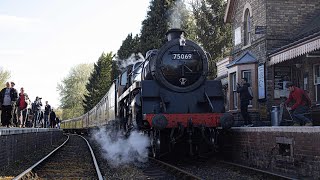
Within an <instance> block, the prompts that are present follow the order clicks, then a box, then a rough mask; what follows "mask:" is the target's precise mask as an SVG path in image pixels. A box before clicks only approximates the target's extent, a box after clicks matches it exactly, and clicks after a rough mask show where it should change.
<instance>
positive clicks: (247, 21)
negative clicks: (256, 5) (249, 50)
mask: <svg viewBox="0 0 320 180" xmlns="http://www.w3.org/2000/svg"><path fill="white" fill-rule="evenodd" d="M243 28H244V29H243V30H244V45H245V46H246V45H249V44H250V43H251V18H250V11H249V9H246V10H245V13H244V24H243Z"/></svg>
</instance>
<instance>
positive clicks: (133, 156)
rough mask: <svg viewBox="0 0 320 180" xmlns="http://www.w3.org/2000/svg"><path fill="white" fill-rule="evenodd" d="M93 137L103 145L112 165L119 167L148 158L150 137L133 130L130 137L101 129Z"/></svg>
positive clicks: (104, 152)
mask: <svg viewBox="0 0 320 180" xmlns="http://www.w3.org/2000/svg"><path fill="white" fill-rule="evenodd" d="M93 138H94V139H95V140H96V141H97V142H98V143H99V144H100V145H101V147H102V150H103V156H104V158H105V159H107V160H108V163H109V164H110V165H111V166H114V167H118V166H120V165H126V164H130V163H139V162H146V161H147V160H148V146H149V144H150V141H149V138H148V137H147V136H146V135H143V134H140V133H138V132H135V131H133V132H132V133H131V135H130V136H129V137H128V138H124V136H123V135H122V133H120V132H112V131H106V130H105V129H100V130H99V131H98V132H96V133H94V135H93Z"/></svg>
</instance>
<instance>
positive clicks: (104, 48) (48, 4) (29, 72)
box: [0, 0, 150, 108]
mask: <svg viewBox="0 0 320 180" xmlns="http://www.w3.org/2000/svg"><path fill="white" fill-rule="evenodd" d="M149 4H150V0H28V1H21V0H1V1H0V67H1V68H3V69H4V70H7V71H10V73H11V77H10V79H9V80H8V81H14V82H15V84H16V86H15V88H16V89H17V90H18V92H19V90H20V88H21V87H24V89H25V92H26V93H27V94H28V95H29V97H30V99H31V101H34V100H35V97H36V96H39V97H42V102H43V104H44V102H45V101H48V102H49V104H50V105H51V106H52V107H53V108H57V107H58V105H59V104H60V102H59V92H58V91H57V84H58V83H61V82H62V80H63V78H65V77H66V76H67V75H68V73H69V71H70V69H71V68H72V67H75V66H76V65H78V64H81V63H94V62H97V60H98V58H99V57H100V55H101V54H102V52H105V53H109V52H113V53H116V52H117V50H118V49H119V48H120V46H121V44H122V41H123V40H125V38H126V37H127V35H128V34H129V33H132V34H133V35H136V34H139V32H140V29H141V23H142V21H143V20H144V19H145V17H146V15H147V11H148V7H149Z"/></svg>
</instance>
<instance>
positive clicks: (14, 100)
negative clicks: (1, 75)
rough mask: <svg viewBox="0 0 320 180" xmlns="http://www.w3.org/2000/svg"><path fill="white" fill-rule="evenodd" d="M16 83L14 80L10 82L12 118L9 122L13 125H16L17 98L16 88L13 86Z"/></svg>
mask: <svg viewBox="0 0 320 180" xmlns="http://www.w3.org/2000/svg"><path fill="white" fill-rule="evenodd" d="M15 85H16V84H15V83H14V82H11V89H12V91H13V99H12V100H11V105H12V112H11V114H12V120H11V122H12V123H13V125H14V126H15V127H18V123H19V122H18V108H17V99H18V91H17V89H16V88H14V86H15Z"/></svg>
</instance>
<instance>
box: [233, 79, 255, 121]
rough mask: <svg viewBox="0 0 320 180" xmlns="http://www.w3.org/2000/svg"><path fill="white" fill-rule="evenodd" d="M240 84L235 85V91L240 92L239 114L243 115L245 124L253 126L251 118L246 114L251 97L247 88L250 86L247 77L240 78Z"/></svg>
mask: <svg viewBox="0 0 320 180" xmlns="http://www.w3.org/2000/svg"><path fill="white" fill-rule="evenodd" d="M241 84H242V86H241V85H240V84H238V87H237V93H240V106H241V107H240V108H241V115H242V117H243V120H244V125H245V126H253V124H252V122H251V118H250V116H249V114H248V105H249V101H250V99H251V95H250V93H249V90H248V88H249V87H250V84H249V83H248V79H247V78H242V79H241Z"/></svg>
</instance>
